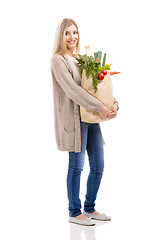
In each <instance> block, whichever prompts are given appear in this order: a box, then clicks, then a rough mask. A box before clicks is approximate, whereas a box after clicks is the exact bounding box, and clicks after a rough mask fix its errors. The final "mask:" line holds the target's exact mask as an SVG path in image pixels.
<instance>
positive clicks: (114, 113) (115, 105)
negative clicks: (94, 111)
mask: <svg viewBox="0 0 160 240" xmlns="http://www.w3.org/2000/svg"><path fill="white" fill-rule="evenodd" d="M117 110H118V106H117V104H114V106H113V111H112V112H111V115H110V118H114V117H116V116H117Z"/></svg>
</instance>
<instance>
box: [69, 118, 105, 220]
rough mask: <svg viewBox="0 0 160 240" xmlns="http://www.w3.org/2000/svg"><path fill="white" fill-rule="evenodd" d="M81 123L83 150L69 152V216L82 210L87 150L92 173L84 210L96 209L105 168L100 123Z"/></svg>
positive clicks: (78, 213) (88, 181) (91, 210)
mask: <svg viewBox="0 0 160 240" xmlns="http://www.w3.org/2000/svg"><path fill="white" fill-rule="evenodd" d="M80 123H81V152H69V166H68V175H67V193H68V200H69V208H68V209H69V216H70V217H76V216H78V215H80V214H81V213H82V212H81V200H80V198H79V191H80V178H81V172H82V170H83V166H84V161H85V151H86V150H87V154H88V159H89V166H90V173H89V176H88V180H87V192H86V196H85V202H84V211H85V212H87V213H92V212H94V211H95V208H94V207H95V200H96V197H97V192H98V189H99V186H100V182H101V178H102V175H103V169H104V151H103V138H102V133H101V129H100V125H99V123H85V122H82V121H80Z"/></svg>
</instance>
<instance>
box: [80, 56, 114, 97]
mask: <svg viewBox="0 0 160 240" xmlns="http://www.w3.org/2000/svg"><path fill="white" fill-rule="evenodd" d="M101 57H102V52H101V51H98V52H96V53H94V57H93V56H88V55H87V54H85V55H80V54H78V57H77V58H76V60H77V62H78V64H79V66H80V72H81V74H82V71H83V70H85V72H86V77H87V79H88V78H89V76H92V84H93V87H94V91H95V93H96V92H97V89H98V88H97V84H98V73H99V72H100V71H101V70H102V69H106V70H110V67H109V64H106V65H105V66H101ZM97 60H98V61H97ZM103 62H104V58H103Z"/></svg>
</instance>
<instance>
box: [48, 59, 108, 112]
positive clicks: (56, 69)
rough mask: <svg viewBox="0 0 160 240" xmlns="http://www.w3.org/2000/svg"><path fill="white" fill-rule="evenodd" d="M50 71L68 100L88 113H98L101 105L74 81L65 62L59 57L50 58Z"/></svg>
mask: <svg viewBox="0 0 160 240" xmlns="http://www.w3.org/2000/svg"><path fill="white" fill-rule="evenodd" d="M51 69H52V73H53V75H54V77H55V79H56V81H57V82H58V83H59V84H60V86H61V88H62V89H63V91H64V92H65V93H66V95H67V96H68V97H69V98H70V99H72V100H73V101H74V102H76V103H77V104H78V105H81V106H82V107H84V108H86V109H87V110H89V111H95V112H98V113H99V112H100V110H101V108H102V107H103V106H104V105H103V103H101V102H100V101H99V100H98V99H97V98H95V97H93V96H92V95H91V94H90V93H88V92H87V91H86V90H85V89H83V88H82V87H81V86H79V85H78V84H77V83H76V82H75V81H74V79H73V77H72V75H71V73H70V72H69V69H68V68H67V65H66V63H65V60H64V59H63V58H62V57H61V56H60V55H54V56H53V57H52V59H51Z"/></svg>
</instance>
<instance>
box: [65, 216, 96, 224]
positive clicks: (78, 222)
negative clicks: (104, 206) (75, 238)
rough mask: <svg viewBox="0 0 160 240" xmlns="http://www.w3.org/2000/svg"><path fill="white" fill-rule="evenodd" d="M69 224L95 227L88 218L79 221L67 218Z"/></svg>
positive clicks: (74, 218)
mask: <svg viewBox="0 0 160 240" xmlns="http://www.w3.org/2000/svg"><path fill="white" fill-rule="evenodd" d="M69 222H71V223H76V224H79V225H83V226H94V225H95V223H93V222H92V221H91V218H88V219H86V220H80V219H77V218H76V217H69Z"/></svg>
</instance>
